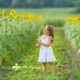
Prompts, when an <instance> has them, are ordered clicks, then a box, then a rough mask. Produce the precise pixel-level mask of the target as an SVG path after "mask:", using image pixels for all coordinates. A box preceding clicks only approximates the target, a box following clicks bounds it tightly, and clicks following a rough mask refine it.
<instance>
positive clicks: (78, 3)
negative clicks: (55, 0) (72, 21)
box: [76, 1, 80, 13]
mask: <svg viewBox="0 0 80 80" xmlns="http://www.w3.org/2000/svg"><path fill="white" fill-rule="evenodd" d="M76 12H77V13H80V1H78V2H76Z"/></svg>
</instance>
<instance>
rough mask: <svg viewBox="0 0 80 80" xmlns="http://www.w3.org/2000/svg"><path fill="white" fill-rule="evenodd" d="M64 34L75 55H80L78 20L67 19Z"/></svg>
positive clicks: (79, 19) (79, 20)
mask: <svg viewBox="0 0 80 80" xmlns="http://www.w3.org/2000/svg"><path fill="white" fill-rule="evenodd" d="M64 32H65V34H66V37H67V38H68V40H69V41H70V42H71V45H72V47H73V48H75V49H76V51H77V54H78V53H80V18H79V17H74V16H71V17H70V18H68V17H67V18H66V23H65V25H64Z"/></svg>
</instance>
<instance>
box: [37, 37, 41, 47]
mask: <svg viewBox="0 0 80 80" xmlns="http://www.w3.org/2000/svg"><path fill="white" fill-rule="evenodd" d="M40 42H41V41H40V38H39V40H38V43H37V44H36V47H39V46H40V45H41V44H40Z"/></svg>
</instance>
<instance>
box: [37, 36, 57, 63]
mask: <svg viewBox="0 0 80 80" xmlns="http://www.w3.org/2000/svg"><path fill="white" fill-rule="evenodd" d="M43 36H44V35H43ZM43 36H42V37H41V38H40V40H41V42H43V43H48V37H47V38H46V39H43ZM53 61H56V58H55V56H54V52H53V50H52V47H51V45H50V46H48V47H47V46H44V45H41V46H40V52H39V58H38V62H53Z"/></svg>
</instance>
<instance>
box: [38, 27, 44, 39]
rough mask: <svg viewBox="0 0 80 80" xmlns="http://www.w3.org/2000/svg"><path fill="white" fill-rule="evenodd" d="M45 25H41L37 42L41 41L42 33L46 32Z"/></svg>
mask: <svg viewBox="0 0 80 80" xmlns="http://www.w3.org/2000/svg"><path fill="white" fill-rule="evenodd" d="M44 28H45V27H44V25H41V27H40V29H39V32H38V39H37V40H39V38H40V36H41V33H43V32H44Z"/></svg>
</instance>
